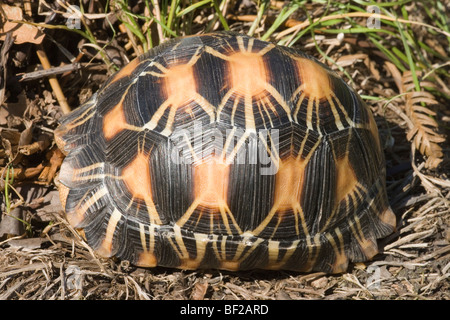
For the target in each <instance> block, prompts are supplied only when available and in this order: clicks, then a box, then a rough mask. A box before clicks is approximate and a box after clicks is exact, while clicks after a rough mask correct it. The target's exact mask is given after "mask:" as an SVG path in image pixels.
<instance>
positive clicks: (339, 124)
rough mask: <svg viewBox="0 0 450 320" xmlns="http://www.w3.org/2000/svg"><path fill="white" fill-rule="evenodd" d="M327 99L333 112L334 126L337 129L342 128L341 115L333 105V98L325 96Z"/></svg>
mask: <svg viewBox="0 0 450 320" xmlns="http://www.w3.org/2000/svg"><path fill="white" fill-rule="evenodd" d="M336 99H337V98H336ZM327 100H328V103H329V104H330V107H331V112H332V113H333V117H334V122H335V123H336V127H337V128H338V129H339V130H343V129H344V126H343V125H342V121H341V116H340V115H339V113H338V111H337V109H336V106H335V105H334V102H333V99H331V97H330V96H327ZM349 123H350V122H349Z"/></svg>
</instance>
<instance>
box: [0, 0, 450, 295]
mask: <svg viewBox="0 0 450 320" xmlns="http://www.w3.org/2000/svg"><path fill="white" fill-rule="evenodd" d="M218 2H220V1H216V2H215V3H214V5H213V2H211V3H209V4H208V5H206V6H205V7H204V8H203V7H199V8H192V7H189V6H188V5H187V4H185V2H183V1H174V3H176V4H177V6H179V7H178V8H177V11H176V12H177V14H174V13H172V18H171V19H172V20H171V22H169V18H167V19H166V20H164V17H162V18H161V20H164V21H165V22H166V24H165V27H166V28H168V29H169V31H171V32H172V33H176V35H183V34H194V33H202V32H206V31H207V30H216V29H224V28H228V27H230V28H231V29H232V30H235V31H241V32H250V31H251V32H252V34H253V35H254V36H256V37H265V36H266V35H267V40H269V41H274V42H277V41H282V42H284V44H289V41H292V39H294V38H296V35H298V34H300V33H299V31H302V30H305V29H306V30H308V32H306V33H305V34H303V35H302V36H301V37H300V38H299V39H298V40H296V42H295V43H293V44H292V46H293V47H295V48H299V49H301V50H304V51H306V52H307V53H309V54H310V55H313V56H315V57H317V58H318V59H320V60H321V61H323V62H325V63H327V64H328V65H329V66H330V67H331V68H333V69H335V70H336V72H338V73H339V74H340V75H341V76H342V77H343V78H344V79H345V80H346V81H347V82H349V84H350V85H352V86H353V87H354V88H355V89H356V90H357V91H358V93H360V94H361V96H362V97H363V99H364V100H365V101H366V102H367V103H368V104H369V105H370V107H371V108H372V111H373V112H374V114H375V116H376V120H377V125H378V128H379V131H380V135H381V139H382V143H383V145H384V149H385V156H386V167H387V190H388V196H389V201H390V204H391V206H392V209H393V210H394V212H395V213H396V216H397V221H398V226H397V230H396V232H395V233H394V234H392V235H391V236H389V237H387V238H386V239H382V240H381V241H380V243H379V247H380V249H381V250H380V254H378V255H377V256H375V257H374V258H373V259H372V260H371V261H369V262H365V263H359V264H352V265H350V268H349V270H348V271H347V272H345V273H342V274H336V275H328V274H323V273H307V274H303V273H295V272H285V271H261V270H256V271H248V272H224V271H218V270H202V271H182V270H175V269H165V268H155V269H145V268H137V267H135V266H132V265H130V264H128V263H127V262H126V261H118V260H115V259H102V258H99V257H98V256H97V255H96V254H95V253H94V252H92V250H91V249H90V248H89V247H88V245H87V244H86V243H85V242H84V240H83V239H82V238H81V237H80V236H79V235H78V234H77V232H76V231H75V230H73V228H72V227H71V226H70V225H69V224H68V223H67V221H66V220H65V217H64V213H63V211H62V207H61V204H60V202H59V197H58V191H57V189H58V180H57V176H58V175H57V174H58V170H59V166H60V163H61V160H62V159H63V156H62V154H61V153H59V152H58V150H57V148H56V147H55V142H54V137H53V134H52V133H53V130H54V129H55V128H56V127H57V125H58V119H59V118H60V117H61V116H62V115H63V114H64V113H65V112H66V111H67V109H74V108H76V107H77V106H78V105H80V104H81V103H82V102H84V101H86V100H87V99H88V98H89V97H90V96H91V95H92V94H93V93H94V92H95V91H96V90H97V89H98V88H99V87H100V86H101V84H102V83H104V81H105V80H106V79H107V78H108V76H109V75H111V73H112V72H114V71H115V70H117V69H118V68H120V67H121V66H123V65H125V64H126V63H127V62H128V61H129V60H130V59H132V58H133V57H134V56H136V55H137V54H139V53H140V52H141V51H145V50H146V48H148V47H150V41H148V40H149V39H150V38H151V39H157V40H158V41H156V40H152V41H153V42H154V44H157V42H162V40H163V39H165V38H167V37H173V36H174V35H172V33H170V32H169V31H167V33H165V34H164V32H166V31H164V30H166V29H162V28H161V27H158V26H160V25H161V24H157V23H155V20H154V19H156V17H157V16H158V15H161V16H162V15H163V14H167V15H168V16H169V17H170V16H171V12H172V11H171V10H170V7H167V4H161V6H160V7H159V8H154V7H151V8H150V9H151V10H150V11H151V12H152V13H153V14H154V16H153V15H151V14H150V13H149V10H148V8H147V9H146V8H145V6H144V5H143V3H144V2H143V1H129V4H130V7H126V6H125V7H123V6H122V5H124V1H114V2H112V4H111V5H110V7H108V6H107V5H106V4H103V2H102V1H98V2H94V1H82V2H81V3H82V4H83V5H84V9H85V12H86V15H85V16H84V18H83V19H81V20H77V17H78V16H76V15H75V18H74V20H73V22H74V23H75V24H76V23H79V26H78V27H79V28H80V29H69V28H67V25H66V24H65V22H66V21H68V20H67V19H68V18H67V15H66V17H64V16H62V15H61V14H58V12H70V11H69V9H67V8H64V7H59V8H58V7H57V3H56V2H52V1H47V3H49V4H50V6H51V8H49V7H46V6H43V4H42V3H43V2H42V3H41V2H39V3H40V4H41V6H40V8H38V7H37V3H36V4H32V5H29V6H28V5H24V6H23V7H20V6H18V7H14V5H13V3H14V1H4V3H5V4H4V5H2V9H3V10H2V20H3V24H2V25H3V27H2V28H3V32H2V33H1V34H0V41H1V53H2V54H1V57H0V66H1V70H2V74H1V76H0V77H1V79H2V81H1V88H0V89H1V91H0V102H1V103H2V106H1V109H0V136H1V142H2V144H1V146H0V162H1V163H0V166H1V170H2V179H1V189H2V195H3V197H2V200H1V201H2V207H1V209H2V215H1V216H0V299H30V300H32V299H46V300H51V299H62V300H65V299H151V300H165V299H182V300H185V299H192V300H228V299H230V300H291V299H381V300H396V299H401V300H416V299H433V300H438V299H445V300H447V299H449V298H450V281H449V278H450V228H449V226H450V214H449V212H450V205H449V204H450V192H449V191H450V180H449V173H450V170H449V168H450V161H449V154H450V152H449V151H450V149H449V147H450V143H449V139H448V135H449V133H450V130H449V128H450V123H449V122H450V110H449V108H448V106H449V105H450V90H449V87H450V80H449V79H450V78H449V72H450V70H449V64H448V52H449V39H450V33H449V32H448V31H449V30H448V24H447V29H445V23H444V26H443V25H442V24H439V21H440V20H439V19H441V18H442V16H443V15H442V12H445V7H447V8H448V6H449V3H448V1H447V2H445V1H444V2H442V3H441V2H439V1H429V3H428V5H429V6H428V7H424V4H423V3H422V4H421V3H418V2H417V3H416V2H415V1H411V2H408V3H407V4H405V5H402V6H399V7H394V6H393V7H387V8H388V9H389V10H391V12H397V13H399V14H400V13H401V14H402V16H403V18H404V20H410V21H415V22H418V24H409V25H408V28H406V27H405V29H404V33H403V38H402V37H401V36H399V35H398V33H399V31H398V30H400V29H396V28H400V27H398V25H395V24H394V23H393V21H392V20H388V19H387V18H386V19H385V20H381V22H382V24H383V25H384V26H385V29H384V30H385V31H386V32H384V33H383V32H380V33H378V34H376V35H377V36H381V38H373V37H372V38H371V35H372V34H371V33H368V30H361V29H359V31H358V32H356V31H355V32H349V33H344V32H332V31H333V30H341V31H342V30H345V29H349V28H350V27H352V28H356V27H358V26H360V27H361V26H362V27H364V26H367V24H364V23H365V22H366V20H367V18H368V17H367V16H364V14H361V15H360V16H355V17H352V18H351V19H353V20H349V19H350V18H349V17H350V16H351V15H349V16H346V17H340V18H342V19H340V20H339V19H338V18H336V17H334V18H333V17H332V18H333V19H332V18H330V16H332V15H333V14H334V13H336V12H338V11H337V10H340V11H339V12H338V13H339V14H348V13H350V12H360V13H361V12H363V13H365V12H367V11H366V10H365V9H366V8H362V9H364V10H362V9H361V10H362V11H357V10H356V9H355V8H353V7H346V8H343V7H342V6H339V5H338V4H336V3H334V2H331V5H330V6H329V7H326V6H324V5H323V4H320V3H315V2H314V3H308V2H306V1H292V3H291V4H287V2H283V1H261V2H256V1H221V2H220V5H218V4H217V3H218ZM297 2H298V3H299V4H301V5H299V7H294V5H295V4H296V3H297ZM99 3H101V4H100V5H99ZM186 3H187V2H186ZM268 3H270V6H267V8H265V10H263V9H261V8H262V7H263V5H264V4H268ZM342 3H343V4H348V3H347V2H345V1H344V2H342ZM102 4H103V6H102ZM343 4H342V5H343ZM5 6H6V7H5ZM216 6H219V7H220V8H219V9H220V10H221V12H222V14H217V8H216ZM416 6H417V7H418V8H419V10H416ZM13 7H14V8H13ZM11 8H13V9H11ZM105 8H106V9H105ZM186 8H191V9H192V10H190V11H189V12H188V10H185V9H186ZM442 8H444V9H442ZM38 9H39V10H38ZM294 9H295V10H294ZM344 9H345V10H347V11H342V10H344ZM11 10H12V11H14V10H16V11H17V10H18V11H19V13H20V14H23V15H24V17H25V18H23V20H25V21H28V22H36V23H40V24H41V29H37V27H35V26H34V25H32V24H26V25H22V26H27V27H29V28H30V29H27V30H26V31H24V30H23V29H22V30H21V31H20V30H19V31H18V29H17V27H18V26H19V25H17V24H13V25H12V26H11V25H9V26H8V25H7V23H6V22H8V23H13V22H11V21H13V20H22V17H21V16H20V15H18V14H19V13H18V12H15V13H14V12H12V11H11ZM133 10H134V11H133ZM139 10H140V11H139ZM181 10H185V11H184V12H186V13H184V12H183V11H181ZM38 12H40V13H42V12H44V13H45V12H47V13H48V14H47V15H43V14H38ZM105 12H106V13H105ZM132 12H133V13H134V14H141V15H143V16H144V17H153V18H154V19H153V20H152V19H150V18H149V19H147V20H145V19H144V20H139V19H136V20H134V17H135V16H134V15H132V14H131V13H132ZM261 12H262V15H259V13H261ZM305 12H308V13H309V15H310V18H311V19H312V20H308V17H307V15H306V14H305ZM52 13H53V15H52ZM288 13H289V19H286V20H284V21H282V22H280V21H278V20H277V19H276V17H277V16H278V17H280V16H282V14H288ZM381 13H382V14H384V13H385V12H384V11H383V12H381ZM96 14H97V16H95V15H96ZM186 17H188V18H189V19H188V18H186ZM258 17H260V18H261V20H259V21H258V23H256V24H255V23H253V21H254V20H255V19H259V18H258ZM318 17H322V18H323V19H324V21H328V24H326V23H324V24H318V23H317V24H314V23H311V21H315V20H314V19H317V18H318ZM432 17H436V19H435V20H433V19H432ZM69 18H70V15H69ZM444 18H445V16H444ZM183 19H185V20H183ZM447 19H448V16H447ZM7 20H8V21H7ZM133 21H134V22H135V23H136V21H137V22H138V23H139V25H138V28H141V30H142V33H141V34H139V33H138V32H133V31H130V30H135V29H133V28H135V25H134V23H133ZM308 21H309V23H310V24H309V25H308ZM447 21H448V20H447ZM444 22H445V19H444ZM419 23H421V24H427V25H428V26H430V25H432V26H434V27H435V28H436V29H437V30H435V29H432V28H430V27H424V26H423V25H420V24H419ZM44 24H45V25H44ZM311 24H314V25H315V28H310V29H307V28H308V27H310V26H311ZM296 25H301V28H299V29H292V28H295V26H296ZM405 25H406V22H405ZM55 26H59V27H55ZM61 26H63V27H61ZM275 26H276V27H277V28H275ZM271 27H272V28H273V29H271ZM402 28H403V27H402ZM249 29H250V31H249ZM74 30H82V31H83V32H84V34H81V33H76V32H75V31H74ZM112 30H114V32H113V31H112ZM270 30H275V31H274V32H268V31H270ZM289 30H290V31H289ZM327 30H328V32H326V31H327ZM330 30H331V31H330ZM402 30H403V29H402ZM6 31H10V34H12V35H13V37H15V38H14V39H11V40H10V39H9V38H8V37H7V36H6ZM144 31H148V32H144ZM43 34H45V36H43ZM140 35H143V37H144V38H141V37H140ZM162 35H163V37H161V36H162ZM411 35H412V36H413V37H411ZM402 39H403V40H404V41H406V42H408V41H409V44H408V46H407V48H409V49H406V47H403V46H402V43H403V44H404V43H405V42H402V41H403V40H402ZM377 41H378V42H377ZM380 43H381V46H377V44H380ZM418 44H420V45H418ZM415 45H417V46H415ZM100 47H103V48H104V50H103V51H102V53H101V54H98V51H97V49H98V48H100ZM395 47H397V50H395V49H393V48H395ZM399 52H400V53H399ZM408 52H409V53H408ZM392 54H395V55H394V56H392ZM70 59H72V60H71V61H72V62H73V63H70V62H69V60H70ZM398 60H401V61H400V62H398ZM413 60H414V61H413ZM411 61H413V62H411ZM397 62H398V64H397ZM57 66H58V67H63V66H66V67H67V66H68V67H69V69H65V70H63V71H62V72H59V73H53V74H51V75H46V74H45V73H44V72H43V71H42V68H43V69H49V70H51V71H55V67H57ZM411 69H413V70H412V71H413V75H418V76H417V77H414V76H411V73H408V71H411ZM39 70H40V71H39ZM35 71H38V72H37V73H34V72H35ZM430 75H431V76H430ZM415 81H419V83H416V82H415ZM408 84H412V87H414V89H413V90H415V91H413V92H414V93H413V94H408V92H411V91H408V90H411V89H410V88H411V86H409V87H408ZM417 84H418V87H417V86H416V85H417ZM58 88H60V89H58ZM418 89H419V90H418ZM415 98H418V101H416V100H414V99H415ZM64 101H66V102H64ZM421 103H424V104H422V105H421V107H423V108H424V109H420V108H419V107H420V106H419V107H417V106H418V105H420V104H421ZM425 108H426V109H425ZM411 110H413V111H411ZM417 110H422V111H424V113H422V114H426V115H427V116H426V117H422V118H421V117H420V114H419V113H420V112H419V111H417ZM430 119H432V120H430ZM433 121H434V122H433ZM424 126H428V128H431V129H430V130H431V131H427V130H423V129H424ZM414 128H416V129H415V130H416V131H415V132H416V133H415V134H414ZM420 134H423V135H422V139H423V140H420V139H421V138H420ZM427 135H428V136H427ZM424 137H425V138H424ZM427 139H428V140H427ZM427 141H428V142H429V145H428V148H429V149H427V150H425V149H426V148H427V146H426V143H425V142H427ZM11 168H12V169H11ZM8 169H9V170H8Z"/></svg>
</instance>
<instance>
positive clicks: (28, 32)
mask: <svg viewBox="0 0 450 320" xmlns="http://www.w3.org/2000/svg"><path fill="white" fill-rule="evenodd" d="M2 9H3V10H2V11H3V13H4V14H5V15H6V19H7V21H6V22H5V23H4V24H3V28H2V30H1V33H0V40H5V38H6V34H7V33H8V32H12V35H13V37H14V43H15V44H22V43H26V42H29V43H34V44H40V43H41V42H42V40H43V39H44V34H43V33H42V32H41V31H40V30H39V29H38V28H37V27H35V26H32V25H29V24H25V23H17V22H12V21H24V20H23V13H22V9H21V8H19V7H14V6H8V5H6V4H2ZM3 18H5V17H3Z"/></svg>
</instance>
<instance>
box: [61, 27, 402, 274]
mask: <svg viewBox="0 0 450 320" xmlns="http://www.w3.org/2000/svg"><path fill="white" fill-rule="evenodd" d="M55 137H56V141H57V143H58V145H59V147H60V148H61V149H62V150H63V151H64V153H65V154H66V158H65V160H64V163H63V165H62V167H61V170H60V175H59V179H60V182H61V186H60V195H61V199H62V203H63V206H64V210H65V212H66V215H67V219H68V221H69V222H70V223H71V225H73V226H74V227H75V228H77V229H78V230H80V232H82V233H83V234H84V236H85V238H86V239H87V241H88V243H89V245H90V246H92V247H93V248H94V249H95V250H96V251H97V252H98V253H99V254H100V255H102V256H107V257H109V256H116V257H118V258H120V259H124V260H129V261H130V262H131V263H133V264H135V265H138V266H145V267H154V266H166V267H176V268H181V269H199V268H217V269H226V270H246V269H285V270H296V271H324V272H328V273H336V272H342V271H345V270H346V268H347V266H348V263H349V261H355V262H356V261H365V260H367V259H370V258H372V257H373V256H374V255H375V254H376V253H377V252H378V248H377V239H378V238H382V237H385V236H386V235H388V234H390V233H392V231H393V230H394V228H395V223H396V219H395V216H394V214H393V213H392V211H391V209H390V207H389V203H388V200H387V195H386V189H385V163H384V156H383V150H382V146H381V145H380V140H379V136H378V130H377V127H376V124H375V121H374V118H373V116H372V114H371V111H370V109H369V108H368V107H367V106H366V105H365V104H364V102H363V101H362V100H361V98H360V97H359V96H358V95H357V94H356V93H355V92H354V91H353V90H352V89H351V88H350V87H349V86H348V85H347V84H346V83H345V82H344V81H343V80H342V79H340V78H339V77H338V76H337V75H336V74H335V73H333V72H331V71H330V70H329V69H328V68H327V67H325V66H324V65H322V64H321V63H319V62H317V61H315V60H314V59H313V58H311V57H308V56H307V55H305V54H304V53H302V52H300V51H297V50H294V49H291V48H286V47H281V46H276V45H274V44H271V43H268V42H264V41H260V40H257V39H254V38H251V37H248V36H244V35H239V34H235V33H212V34H206V35H201V36H191V37H184V38H178V39H175V40H172V41H168V42H167V43H165V44H163V45H160V46H159V47H157V48H155V49H153V50H151V51H149V52H148V53H146V54H144V55H143V56H141V57H138V58H136V59H135V60H133V61H132V62H131V63H129V64H128V65H127V66H125V67H124V68H123V69H122V70H120V71H119V72H117V73H116V74H115V75H113V76H112V77H111V78H110V79H109V80H108V81H107V82H106V83H105V84H104V85H103V87H102V88H101V89H100V90H99V91H98V92H97V93H96V94H94V95H93V96H92V98H91V99H90V100H89V101H88V102H86V103H85V104H84V105H82V106H81V107H79V108H77V109H76V110H75V111H73V112H72V113H71V114H69V115H68V116H66V117H65V118H64V119H63V120H62V123H61V125H60V127H59V128H57V130H56V131H55Z"/></svg>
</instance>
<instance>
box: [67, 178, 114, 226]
mask: <svg viewBox="0 0 450 320" xmlns="http://www.w3.org/2000/svg"><path fill="white" fill-rule="evenodd" d="M107 193H108V189H107V188H106V187H105V186H103V187H102V188H100V189H98V190H97V191H96V192H95V193H94V194H93V195H92V196H91V197H90V198H89V199H87V200H86V201H85V202H84V203H83V204H82V205H80V204H79V205H77V207H76V208H75V210H74V214H68V216H67V220H69V222H70V224H71V225H73V226H75V227H76V226H77V225H78V224H79V223H80V222H81V221H83V219H84V215H85V214H86V212H87V210H88V209H89V208H90V207H91V206H92V205H94V204H95V203H96V202H97V201H98V200H99V199H100V198H102V197H104V196H105V195H106V194H107ZM89 194H90V191H88V192H87V193H86V194H85V196H84V198H83V199H82V200H81V201H83V200H85V199H86V196H87V195H89ZM81 201H80V202H79V203H81Z"/></svg>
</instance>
